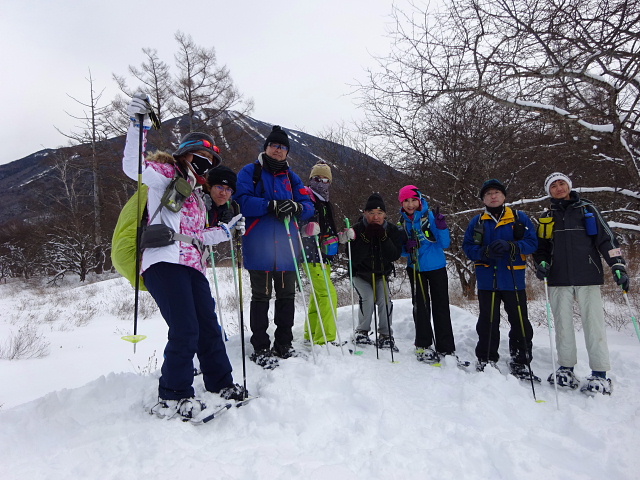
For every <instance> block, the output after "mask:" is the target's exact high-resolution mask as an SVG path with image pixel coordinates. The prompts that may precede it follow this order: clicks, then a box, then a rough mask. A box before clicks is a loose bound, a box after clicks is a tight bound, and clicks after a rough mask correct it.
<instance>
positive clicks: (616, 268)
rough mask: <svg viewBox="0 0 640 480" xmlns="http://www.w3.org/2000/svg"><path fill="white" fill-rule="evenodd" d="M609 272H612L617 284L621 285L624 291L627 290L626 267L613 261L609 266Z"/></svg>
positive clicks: (627, 277)
mask: <svg viewBox="0 0 640 480" xmlns="http://www.w3.org/2000/svg"><path fill="white" fill-rule="evenodd" d="M611 273H613V279H614V280H615V281H616V283H617V284H618V285H620V286H621V287H622V290H624V291H625V292H628V291H629V276H628V275H627V269H626V268H624V264H622V263H614V264H613V266H612V267H611Z"/></svg>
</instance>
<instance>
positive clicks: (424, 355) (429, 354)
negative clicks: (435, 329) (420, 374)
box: [416, 347, 440, 364]
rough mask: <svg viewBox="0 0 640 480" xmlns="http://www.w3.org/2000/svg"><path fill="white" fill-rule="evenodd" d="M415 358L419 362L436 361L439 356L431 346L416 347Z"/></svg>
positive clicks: (438, 359)
mask: <svg viewBox="0 0 640 480" xmlns="http://www.w3.org/2000/svg"><path fill="white" fill-rule="evenodd" d="M416 358H417V359H418V361H419V362H424V363H431V364H433V363H438V362H439V361H440V357H439V356H438V354H437V353H436V352H435V350H434V349H433V348H431V347H428V348H419V347H416Z"/></svg>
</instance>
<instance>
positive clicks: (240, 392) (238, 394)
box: [217, 383, 249, 402]
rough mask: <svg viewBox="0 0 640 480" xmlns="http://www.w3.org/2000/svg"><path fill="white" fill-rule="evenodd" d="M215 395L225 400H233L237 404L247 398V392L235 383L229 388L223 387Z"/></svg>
mask: <svg viewBox="0 0 640 480" xmlns="http://www.w3.org/2000/svg"><path fill="white" fill-rule="evenodd" d="M217 393H218V394H219V395H220V396H221V397H222V398H224V399H225V400H235V401H237V402H239V401H241V400H244V399H245V398H247V397H248V396H249V392H247V391H246V390H245V389H244V387H243V386H242V385H238V384H237V383H234V384H233V385H231V386H230V387H225V388H223V389H222V390H220V391H219V392H217Z"/></svg>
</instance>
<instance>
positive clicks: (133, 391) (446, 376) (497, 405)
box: [0, 279, 640, 480]
mask: <svg viewBox="0 0 640 480" xmlns="http://www.w3.org/2000/svg"><path fill="white" fill-rule="evenodd" d="M23 286H24V284H22V283H14V284H9V285H2V286H0V339H2V340H0V348H3V349H4V351H5V352H6V351H7V349H8V344H9V340H10V339H11V338H15V335H16V333H17V331H18V329H19V328H21V327H22V328H29V329H30V330H29V333H30V335H31V338H33V339H34V341H35V342H36V343H37V342H40V344H41V345H43V346H45V347H46V350H48V352H49V354H48V355H47V356H45V357H43V358H33V359H21V360H6V359H3V360H0V386H1V388H0V405H1V406H0V427H1V428H0V478H1V479H3V480H13V479H29V480H37V479H118V480H124V479H165V478H177V477H182V478H198V479H269V480H272V479H292V478H304V479H305V480H315V479H329V478H330V479H332V480H338V479H347V478H348V479H374V478H375V479H378V478H380V479H406V478H418V477H419V478H434V479H438V480H447V479H456V480H457V479H523V480H524V479H536V480H540V479H543V478H544V479H563V480H567V479H594V478H606V479H608V480H617V479H637V478H638V475H639V473H638V472H640V456H638V454H637V452H636V451H635V450H636V449H637V445H638V441H639V440H640V433H639V432H640V375H638V372H639V371H640V356H639V355H638V353H639V352H640V343H639V342H638V339H637V338H636V336H635V333H634V332H633V329H632V328H627V329H623V330H622V331H620V332H618V331H610V332H609V341H610V349H611V354H612V362H613V365H614V369H613V371H612V372H611V378H612V379H613V381H614V393H613V395H612V396H611V397H604V396H599V397H593V398H590V397H587V396H585V395H583V394H581V393H579V392H575V391H574V392H564V391H561V392H559V398H558V401H559V408H558V406H557V405H556V397H555V391H554V389H553V388H552V387H551V386H549V385H547V384H546V382H543V384H542V385H537V386H536V395H537V398H538V399H539V400H544V402H541V403H537V402H535V401H534V399H533V395H532V391H531V385H530V384H528V383H524V382H521V381H518V380H516V379H515V378H513V377H511V376H508V375H506V374H501V373H499V372H498V371H496V370H493V369H488V371H487V372H485V373H476V372H475V371H473V372H467V371H463V370H461V369H459V368H457V367H456V366H455V365H454V364H451V363H446V364H445V365H443V366H442V367H441V368H437V367H432V366H427V365H423V364H419V363H418V362H416V361H415V359H414V357H413V355H412V340H413V324H412V319H411V304H410V300H406V299H398V300H394V323H395V336H396V340H397V343H398V346H399V348H400V353H398V354H396V355H395V360H396V363H391V358H390V355H389V352H388V351H384V352H383V351H381V352H380V358H379V359H376V352H375V349H374V348H373V347H370V348H368V349H366V351H365V352H364V354H363V355H360V356H356V355H350V354H349V353H348V351H345V355H344V356H343V355H342V354H341V352H340V350H339V349H336V348H333V349H332V350H331V351H330V355H329V354H327V352H326V350H324V349H322V350H321V351H318V352H317V360H316V362H315V363H314V361H313V358H312V356H309V358H308V359H307V360H304V359H301V358H292V359H289V360H286V361H282V362H281V367H280V368H278V369H276V370H273V371H264V370H262V369H260V368H258V367H257V366H256V365H254V364H253V363H251V362H249V361H247V363H246V368H247V385H248V388H249V390H250V392H251V393H252V394H255V395H259V396H260V398H259V399H257V400H255V401H253V402H252V403H250V404H249V405H247V406H244V407H242V408H239V409H232V410H229V411H228V413H226V414H225V415H224V416H222V417H220V418H219V419H217V420H214V421H213V422H211V423H209V424H207V425H203V426H193V425H190V424H184V423H181V422H179V421H163V420H159V419H157V418H155V417H152V416H149V415H147V414H146V413H144V411H143V403H144V402H149V401H151V400H152V399H153V398H154V396H155V392H156V388H157V375H158V373H157V368H159V365H160V362H161V357H162V349H163V347H164V343H165V336H166V327H165V325H164V322H163V320H162V318H161V317H160V316H159V314H158V313H157V312H154V311H153V309H150V308H148V307H147V306H146V305H148V301H147V300H146V299H145V298H144V297H143V306H144V308H145V312H150V313H148V315H149V318H148V319H143V320H141V321H140V325H139V333H141V334H145V335H147V336H148V338H147V339H146V340H144V341H143V342H141V343H139V344H138V348H137V352H136V353H135V354H134V353H133V351H132V345H131V344H129V343H127V342H124V341H122V340H121V339H120V337H121V336H122V335H125V334H127V333H130V329H131V316H130V315H128V314H127V312H130V310H128V308H129V307H128V305H130V303H128V302H130V301H131V299H132V297H133V292H132V289H131V288H130V287H129V286H128V285H127V284H125V282H124V281H123V280H122V279H112V280H107V281H103V282H100V283H96V284H92V285H86V286H80V285H79V284H77V283H74V284H68V285H66V286H64V287H61V288H58V289H54V290H53V291H54V292H55V293H53V294H52V293H51V292H52V290H51V289H42V288H41V289H35V290H34V289H24V288H23ZM222 287H223V292H221V294H222V295H221V296H222V298H223V301H224V299H225V298H228V297H229V295H230V291H231V287H230V286H228V284H225V285H222ZM245 296H246V294H245ZM245 300H246V299H245ZM223 308H224V302H223ZM223 312H224V315H223V319H224V317H227V322H229V323H233V322H235V316H234V314H233V313H232V312H233V309H230V310H229V311H226V310H224V309H223ZM246 312H247V313H246V315H245V318H248V309H247V310H246ZM452 313H453V322H454V331H455V333H456V341H457V348H458V353H459V354H460V356H461V357H463V358H465V359H469V360H473V348H474V345H475V341H476V334H475V331H474V325H475V317H474V316H472V315H471V314H470V313H469V312H467V311H465V310H462V309H459V308H456V307H452ZM303 319H304V315H303V314H302V310H300V311H299V313H298V315H297V317H296V327H295V331H294V334H295V337H296V339H297V340H298V341H299V340H301V337H302V324H303ZM351 322H352V320H351V307H343V308H341V309H340V311H339V327H340V332H341V334H342V337H343V338H344V339H346V338H347V337H348V335H349V332H350V330H351ZM25 325H30V327H25ZM228 328H229V331H237V330H234V325H229V326H228ZM502 337H503V341H502V346H503V347H505V346H506V330H505V329H503V330H502ZM579 338H580V339H581V343H580V345H579V356H580V363H579V365H578V367H577V373H578V375H579V376H585V375H587V374H588V373H589V370H588V368H587V365H586V364H587V362H586V353H585V350H584V345H583V341H582V334H581V333H580V334H579ZM247 340H248V337H247ZM47 343H48V345H47ZM250 348H251V347H250V346H248V347H247V350H248V351H250ZM299 348H300V349H304V347H302V346H300V347H299ZM227 350H228V353H229V356H230V358H231V361H232V363H233V365H234V374H235V379H236V381H237V382H239V383H242V360H241V348H240V337H239V335H237V334H235V335H232V336H231V337H230V339H229V342H228V343H227ZM501 354H502V355H503V356H505V355H506V351H505V348H502V349H501ZM534 356H535V359H534V362H533V368H534V372H536V373H537V374H538V375H540V376H542V377H544V378H546V376H547V375H548V374H549V373H550V372H551V371H552V367H551V356H550V350H549V336H548V331H547V329H546V327H545V328H537V329H536V332H535V338H534ZM503 370H504V368H503ZM198 382H200V380H198ZM197 385H198V387H199V388H200V389H201V388H202V385H201V383H197ZM205 398H207V396H206V395H205ZM208 398H210V399H212V398H213V396H212V395H210V396H209V397H208Z"/></svg>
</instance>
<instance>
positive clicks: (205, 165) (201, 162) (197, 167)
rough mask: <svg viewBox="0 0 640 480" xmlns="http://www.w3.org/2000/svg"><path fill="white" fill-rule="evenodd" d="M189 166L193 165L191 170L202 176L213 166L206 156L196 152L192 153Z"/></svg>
mask: <svg viewBox="0 0 640 480" xmlns="http://www.w3.org/2000/svg"><path fill="white" fill-rule="evenodd" d="M191 166H192V167H193V171H194V172H196V175H200V176H201V177H204V176H205V174H206V173H207V172H208V171H209V170H211V167H213V163H211V160H209V159H208V158H207V157H203V156H200V155H197V154H195V153H194V154H193V160H192V161H191Z"/></svg>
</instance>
